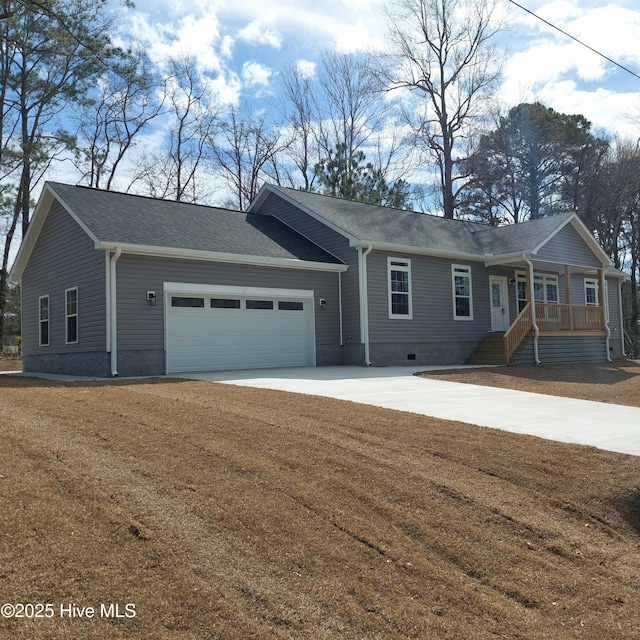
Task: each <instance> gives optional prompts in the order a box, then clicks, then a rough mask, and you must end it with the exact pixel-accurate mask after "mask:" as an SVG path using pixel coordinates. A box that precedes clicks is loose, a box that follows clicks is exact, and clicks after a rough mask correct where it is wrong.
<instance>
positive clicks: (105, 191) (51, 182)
mask: <svg viewBox="0 0 640 640" xmlns="http://www.w3.org/2000/svg"><path fill="white" fill-rule="evenodd" d="M46 184H48V185H50V186H51V187H52V188H54V189H55V187H56V186H60V187H66V188H71V189H86V190H87V191H91V192H93V193H103V194H105V195H116V196H124V197H127V198H140V199H142V200H148V201H153V202H162V203H164V204H170V205H183V206H188V207H201V208H203V209H216V210H218V211H228V212H229V213H242V214H245V215H248V214H249V213H250V212H249V211H242V210H240V209H231V208H229V207H219V206H217V205H213V204H203V203H201V202H185V201H184V200H168V199H167V198H160V197H158V196H149V195H145V194H142V193H128V192H125V191H116V190H113V189H102V188H99V187H91V186H89V185H86V184H70V183H68V182H58V181H56V180H47V181H46Z"/></svg>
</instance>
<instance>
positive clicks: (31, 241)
mask: <svg viewBox="0 0 640 640" xmlns="http://www.w3.org/2000/svg"><path fill="white" fill-rule="evenodd" d="M54 200H57V201H58V202H59V203H60V204H61V205H62V207H63V209H64V210H65V211H66V212H67V213H68V214H69V215H70V216H71V217H72V218H73V220H74V222H75V223H76V224H77V225H78V226H79V227H80V228H81V229H82V230H83V231H84V232H85V233H86V234H87V236H89V238H91V240H92V242H93V243H94V245H95V246H96V248H98V239H97V238H96V236H95V235H94V234H93V232H92V231H91V230H90V229H89V227H87V225H85V224H84V222H82V220H80V218H78V216H77V215H76V214H75V213H74V211H73V209H71V207H69V206H68V205H67V204H66V203H65V201H64V200H63V199H62V198H61V197H60V196H59V195H58V194H57V193H56V191H55V189H54V188H53V187H52V186H51V184H50V183H49V182H46V183H45V185H44V188H43V189H42V193H41V194H40V198H39V199H38V204H37V205H36V208H35V211H34V213H33V216H32V218H31V222H30V223H29V228H28V229H27V233H26V234H25V236H24V238H23V239H22V244H21V245H20V249H19V250H18V255H17V256H16V259H15V261H14V263H13V267H12V269H11V273H10V274H9V281H10V282H19V280H20V278H21V277H22V274H23V272H24V269H25V267H26V266H27V262H28V261H29V258H30V257H31V252H32V251H33V248H34V246H35V244H36V242H37V240H38V236H39V235H40V232H41V231H42V227H43V226H44V223H45V220H46V219H47V216H48V215H49V211H50V210H51V206H52V205H53V201H54Z"/></svg>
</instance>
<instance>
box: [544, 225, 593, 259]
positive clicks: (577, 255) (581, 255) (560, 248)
mask: <svg viewBox="0 0 640 640" xmlns="http://www.w3.org/2000/svg"><path fill="white" fill-rule="evenodd" d="M535 259H536V260H541V261H548V262H557V263H559V264H571V265H579V266H583V267H601V266H602V263H601V262H600V260H599V259H598V257H597V256H596V255H595V254H594V253H593V251H591V249H590V248H589V247H588V246H587V245H586V244H585V242H584V240H583V239H582V238H581V237H580V234H579V233H578V232H577V231H576V230H575V229H574V228H573V227H572V226H571V225H566V226H565V227H564V228H563V229H561V230H560V231H559V232H558V233H556V235H555V236H553V238H551V240H549V242H547V243H546V244H545V245H544V246H543V247H542V248H541V249H540V251H539V252H538V253H537V254H536V256H535Z"/></svg>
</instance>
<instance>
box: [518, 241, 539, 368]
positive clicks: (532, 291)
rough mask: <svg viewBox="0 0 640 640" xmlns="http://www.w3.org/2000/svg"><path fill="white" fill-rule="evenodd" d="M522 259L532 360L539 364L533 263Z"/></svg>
mask: <svg viewBox="0 0 640 640" xmlns="http://www.w3.org/2000/svg"><path fill="white" fill-rule="evenodd" d="M522 259H523V260H524V261H525V263H526V264H527V266H528V267H529V297H530V298H531V324H532V325H533V360H534V362H535V363H536V364H541V362H540V357H539V353H538V338H539V337H540V328H539V327H538V323H537V322H536V300H535V288H534V285H533V262H531V260H529V258H528V257H527V256H526V255H525V254H523V255H522Z"/></svg>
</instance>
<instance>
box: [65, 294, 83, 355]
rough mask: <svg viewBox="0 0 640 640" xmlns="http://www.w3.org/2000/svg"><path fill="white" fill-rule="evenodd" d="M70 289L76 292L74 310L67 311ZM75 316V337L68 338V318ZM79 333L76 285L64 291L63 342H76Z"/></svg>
mask: <svg viewBox="0 0 640 640" xmlns="http://www.w3.org/2000/svg"><path fill="white" fill-rule="evenodd" d="M71 291H75V292H76V312H75V313H69V306H68V305H69V300H68V297H69V293H70V292H71ZM73 317H75V319H76V339H75V340H69V318H73ZM79 333H80V321H79V314H78V287H71V288H69V289H65V291H64V342H65V344H78V334H79Z"/></svg>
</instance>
